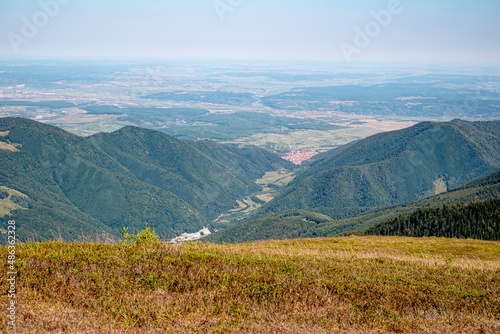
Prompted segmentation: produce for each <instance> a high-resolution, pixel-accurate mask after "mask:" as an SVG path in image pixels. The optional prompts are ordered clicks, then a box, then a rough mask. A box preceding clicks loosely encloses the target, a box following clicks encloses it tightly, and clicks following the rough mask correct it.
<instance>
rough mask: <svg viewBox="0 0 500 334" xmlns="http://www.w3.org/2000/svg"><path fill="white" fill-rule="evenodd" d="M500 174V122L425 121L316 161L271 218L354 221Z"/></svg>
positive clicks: (275, 204) (277, 202) (273, 205)
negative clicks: (300, 215) (289, 214)
mask: <svg viewBox="0 0 500 334" xmlns="http://www.w3.org/2000/svg"><path fill="white" fill-rule="evenodd" d="M498 169H500V122H474V123H471V122H465V121H459V120H455V121H452V122H447V123H432V122H424V123H420V124H417V125H415V126H413V127H411V128H407V129H403V130H400V131H393V132H387V133H381V134H378V135H375V136H372V137H369V138H367V139H364V140H362V141H359V142H357V143H355V144H353V145H351V146H348V147H346V148H344V149H343V150H340V151H338V152H335V154H334V155H333V156H328V155H326V158H324V159H321V160H319V161H317V162H316V163H313V164H312V165H311V166H310V167H309V168H307V169H305V170H304V171H303V172H302V173H298V175H297V177H296V178H295V180H294V182H292V183H291V184H290V185H289V186H288V187H287V188H286V189H284V190H283V191H282V193H281V194H280V195H279V196H277V197H276V198H275V199H274V200H273V201H272V202H270V203H268V205H266V206H265V208H264V212H268V213H280V212H283V211H286V210H293V209H303V210H308V211H315V212H319V213H323V214H326V215H328V216H330V217H332V218H334V219H342V218H347V217H349V216H353V215H356V214H359V213H360V212H362V211H371V210H374V209H378V208H382V207H386V206H391V205H397V204H402V203H408V202H413V201H416V200H419V199H422V198H425V197H429V196H432V195H435V194H437V193H440V192H443V191H446V190H451V189H455V188H458V187H460V186H462V185H464V184H466V183H468V182H470V181H472V180H474V179H476V178H478V177H482V176H485V175H487V174H488V173H492V172H494V171H496V170H498Z"/></svg>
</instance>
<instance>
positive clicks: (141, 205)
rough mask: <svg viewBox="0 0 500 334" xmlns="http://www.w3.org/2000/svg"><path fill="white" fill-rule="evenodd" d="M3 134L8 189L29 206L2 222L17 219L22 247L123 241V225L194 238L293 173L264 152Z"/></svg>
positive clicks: (141, 132) (149, 136) (7, 129)
mask: <svg viewBox="0 0 500 334" xmlns="http://www.w3.org/2000/svg"><path fill="white" fill-rule="evenodd" d="M0 134H1V136H0V141H1V143H0V144H2V145H1V146H0V162H1V166H2V168H1V170H0V186H2V187H6V188H7V189H9V191H10V192H11V193H12V192H14V191H18V192H20V193H22V194H24V195H27V196H28V198H23V197H22V196H21V195H19V196H14V197H13V198H12V199H14V198H19V199H18V200H17V201H18V202H20V203H21V202H22V203H21V204H22V205H17V204H16V206H15V207H13V208H14V209H17V210H11V211H12V212H11V214H12V216H3V217H2V218H1V220H7V219H12V218H14V219H16V221H17V222H18V235H19V236H20V237H21V238H22V239H26V238H32V239H34V240H42V239H47V238H50V237H52V236H53V235H54V234H55V235H59V233H60V234H61V236H62V237H63V238H65V239H66V240H74V239H76V238H78V236H80V235H85V236H89V235H90V236H93V235H95V234H97V233H101V232H103V233H105V234H109V235H111V234H115V235H116V230H117V229H119V228H121V226H122V225H125V226H129V227H132V228H143V227H144V224H145V223H146V222H147V223H149V224H150V225H151V226H152V227H153V228H155V230H156V232H157V233H159V234H161V235H163V236H165V237H170V236H173V235H177V234H180V233H182V232H186V231H191V232H194V231H195V230H199V229H201V228H202V227H203V226H204V225H206V224H207V223H208V222H210V221H211V220H213V219H214V218H215V217H217V216H218V215H219V214H220V213H222V212H224V211H226V210H228V209H231V208H233V207H234V205H235V200H236V199H239V198H241V197H243V196H245V195H248V194H250V193H252V192H254V191H256V190H259V186H257V185H256V184H255V179H256V178H258V177H261V176H262V175H264V174H265V172H266V171H269V170H274V169H278V168H281V167H288V168H290V167H292V166H291V164H290V163H289V162H286V161H284V160H282V159H281V158H280V157H279V156H277V155H274V154H271V153H269V152H267V151H264V150H261V149H257V148H248V149H241V150H240V149H237V148H235V147H228V146H224V145H219V144H215V143H210V142H202V143H195V142H189V141H182V140H178V139H175V138H173V137H171V136H169V135H166V134H164V133H160V132H156V131H152V130H146V129H141V128H136V127H126V128H123V129H121V130H118V131H116V132H113V133H101V134H97V135H94V136H92V137H89V138H82V137H78V136H75V135H72V134H70V133H68V132H65V131H63V130H61V129H59V128H56V127H53V126H50V125H46V124H42V123H37V122H34V121H31V120H26V119H20V118H2V119H0ZM204 146H211V147H212V149H211V150H210V151H209V150H206V149H203V147H204ZM12 148H14V149H12ZM9 149H10V150H9ZM200 149H202V150H203V151H205V152H202V150H200ZM255 157H258V158H257V159H254V158H255ZM21 198H22V200H21ZM9 201H10V200H9ZM6 203H7V201H6ZM8 203H10V202H8ZM10 204H12V203H10ZM12 206H14V204H12ZM22 208H24V209H22ZM11 209H12V208H11Z"/></svg>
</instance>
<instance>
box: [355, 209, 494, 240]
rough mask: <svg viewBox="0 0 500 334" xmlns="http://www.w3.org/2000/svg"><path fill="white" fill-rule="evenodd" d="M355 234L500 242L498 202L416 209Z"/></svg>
mask: <svg viewBox="0 0 500 334" xmlns="http://www.w3.org/2000/svg"><path fill="white" fill-rule="evenodd" d="M356 234H359V235H397V236H407V237H445V238H473V239H482V240H492V241H498V240H500V200H491V201H486V202H478V203H472V204H467V205H465V204H461V205H454V206H443V207H442V208H434V209H426V210H418V211H416V212H414V213H412V214H411V215H409V216H403V217H398V218H394V219H391V220H389V221H387V222H385V223H382V224H379V225H377V226H375V227H372V228H369V229H367V230H364V231H360V232H358V233H356Z"/></svg>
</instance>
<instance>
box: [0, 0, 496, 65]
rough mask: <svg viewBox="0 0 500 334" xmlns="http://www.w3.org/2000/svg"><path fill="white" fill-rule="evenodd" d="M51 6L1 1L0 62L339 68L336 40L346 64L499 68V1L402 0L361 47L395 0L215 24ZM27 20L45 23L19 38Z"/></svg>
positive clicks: (270, 5)
mask: <svg viewBox="0 0 500 334" xmlns="http://www.w3.org/2000/svg"><path fill="white" fill-rule="evenodd" d="M51 1H56V0H41V1H39V0H37V1H35V0H23V1H14V0H3V1H1V2H0V56H18V57H19V56H21V57H22V56H43V57H80V58H86V57H93V58H96V57H97V58H100V57H131V58H134V57H151V58H176V59H179V58H182V59H186V58H188V59H193V58H194V59H202V58H209V59H214V58H215V59H265V60H327V61H328V60H332V61H342V60H345V59H346V57H345V53H344V52H342V49H341V47H340V45H341V43H344V45H351V46H353V47H355V48H356V49H357V50H356V51H357V52H356V53H355V54H352V55H351V56H352V57H351V60H370V61H380V60H385V61H411V62H414V61H417V62H418V61H422V62H443V61H444V62H478V63H498V62H499V61H500V19H499V18H500V1H498V0H476V1H462V0H441V1H440V0H434V1H432V0H414V1H411V0H401V1H400V3H401V9H402V10H401V12H400V13H398V14H394V15H392V18H391V22H390V23H389V24H388V25H387V26H385V27H381V29H380V31H374V37H373V38H370V44H369V45H361V46H362V47H359V46H360V45H359V43H358V45H357V46H356V44H355V34H356V33H355V28H356V27H357V28H359V29H361V30H364V29H365V27H366V25H367V24H368V23H370V22H371V21H373V20H374V18H373V17H372V14H371V12H372V11H380V10H384V9H387V8H388V4H389V3H390V2H391V1H397V0H384V1H380V0H370V1H368V0H350V1H346V0H342V1H340V0H308V1H306V0H286V1H285V0H267V1H264V0H242V1H238V0H218V1H219V3H222V4H231V3H232V4H233V5H227V6H231V7H232V11H225V12H224V13H223V15H222V17H223V20H221V17H220V16H219V15H218V13H217V11H216V9H215V8H214V4H215V3H216V2H217V1H215V0H183V1H180V0H177V1H172V0H143V1H132V0H120V1H116V0H107V1H105V3H103V2H104V1H102V0H64V1H63V0H60V1H61V2H68V3H67V4H61V5H59V7H60V8H59V9H58V11H57V13H56V14H55V15H54V17H49V16H45V17H44V14H41V11H42V7H41V5H40V3H49V2H51ZM238 2H239V4H238ZM225 8H229V7H225ZM37 15H38V16H37ZM34 16H35V17H37V18H38V20H40V21H39V23H40V24H43V23H45V22H44V19H46V18H47V17H48V18H49V19H48V23H47V24H46V25H45V26H43V27H40V28H38V32H35V33H33V31H29V29H28V30H26V29H25V31H24V32H26V31H28V32H29V33H30V34H28V36H26V34H24V35H23V26H24V25H25V23H24V22H23V17H24V18H26V19H27V20H28V21H29V22H31V23H33V20H34ZM13 41H14V42H13ZM16 48H17V51H18V52H17V53H16V52H15V51H16Z"/></svg>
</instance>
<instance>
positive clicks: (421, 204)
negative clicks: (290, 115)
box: [203, 171, 500, 243]
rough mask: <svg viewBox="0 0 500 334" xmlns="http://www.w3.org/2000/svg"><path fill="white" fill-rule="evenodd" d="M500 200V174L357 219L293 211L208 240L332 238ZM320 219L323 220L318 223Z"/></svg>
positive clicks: (246, 225) (363, 215) (254, 221)
mask: <svg viewBox="0 0 500 334" xmlns="http://www.w3.org/2000/svg"><path fill="white" fill-rule="evenodd" d="M493 199H500V171H498V172H495V173H492V174H490V175H488V176H487V177H485V178H481V179H479V180H476V181H473V182H470V183H469V184H467V185H465V186H463V187H460V188H458V189H455V190H452V191H449V192H446V193H443V194H439V195H436V196H432V197H429V198H425V199H422V200H419V201H416V202H412V203H407V204H401V205H397V206H392V207H387V208H383V209H380V210H377V211H374V212H369V213H365V214H361V215H358V216H355V217H351V218H347V219H340V220H333V219H331V218H330V217H328V216H325V215H319V214H317V213H314V212H307V211H304V210H290V211H287V212H282V213H279V214H271V215H268V216H266V217H263V218H260V219H256V220H252V221H249V222H246V223H243V224H241V225H238V226H235V227H231V228H228V229H227V230H223V231H219V232H217V233H214V234H211V235H209V236H207V237H205V238H204V239H203V240H204V241H210V242H217V243H218V242H222V241H224V242H232V243H238V242H249V241H256V240H269V239H283V238H315V237H332V236H337V235H339V234H342V233H343V234H344V235H348V234H351V233H352V231H356V230H362V229H366V228H370V227H373V226H376V225H377V224H380V223H383V222H386V221H388V220H390V219H394V218H397V217H399V216H406V215H410V214H412V213H413V212H415V211H417V210H425V209H428V208H436V207H442V206H444V205H447V206H450V205H459V204H462V203H475V202H481V201H486V200H493ZM318 217H321V218H320V219H318Z"/></svg>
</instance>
